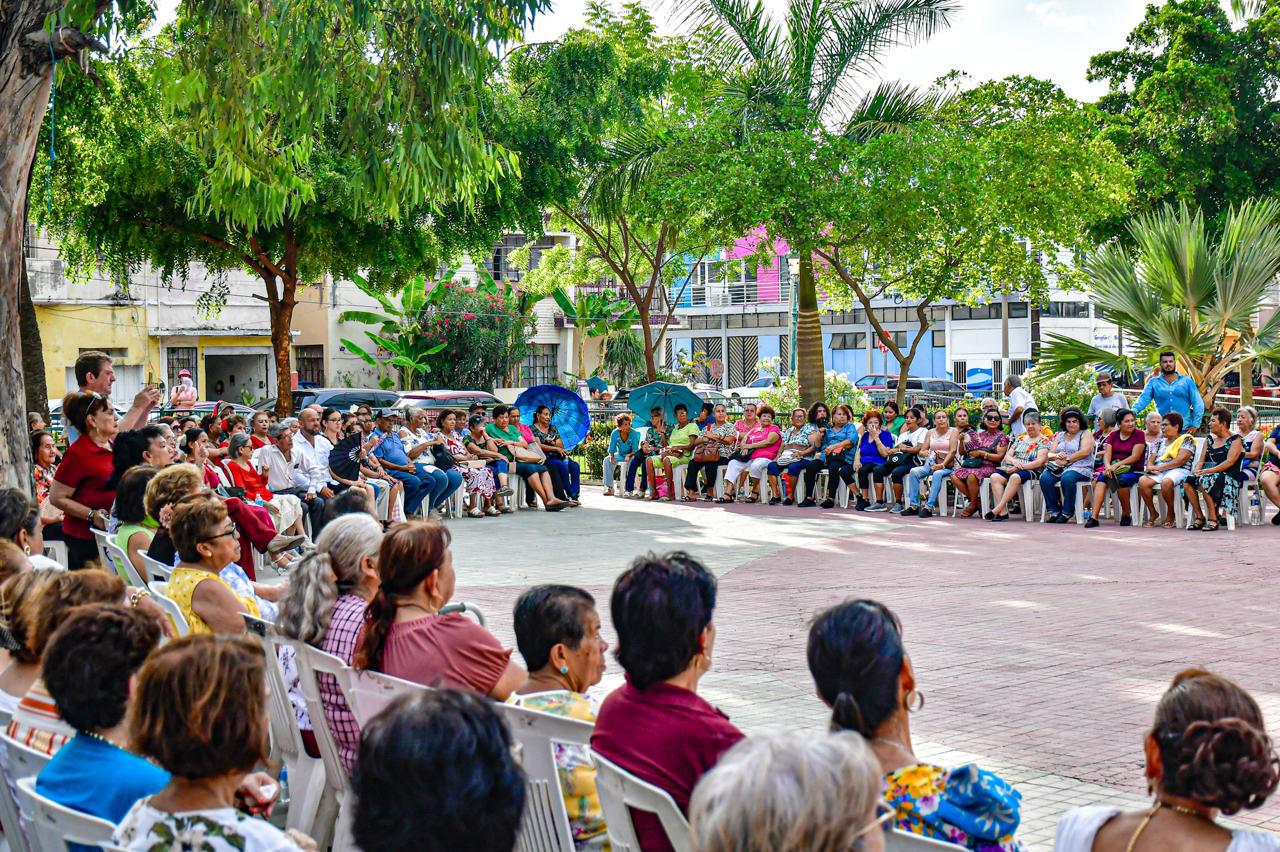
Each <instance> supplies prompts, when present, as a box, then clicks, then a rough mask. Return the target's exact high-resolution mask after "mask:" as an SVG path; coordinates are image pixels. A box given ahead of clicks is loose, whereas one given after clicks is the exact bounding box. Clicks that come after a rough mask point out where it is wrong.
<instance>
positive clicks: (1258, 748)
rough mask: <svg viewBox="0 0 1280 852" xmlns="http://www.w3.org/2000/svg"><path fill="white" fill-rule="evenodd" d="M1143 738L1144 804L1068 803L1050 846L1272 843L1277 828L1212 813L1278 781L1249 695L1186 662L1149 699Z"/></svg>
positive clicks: (1263, 792) (1238, 846)
mask: <svg viewBox="0 0 1280 852" xmlns="http://www.w3.org/2000/svg"><path fill="white" fill-rule="evenodd" d="M1144 745H1145V747H1144V751H1145V752H1146V777H1147V786H1148V789H1150V790H1151V793H1152V796H1153V797H1154V800H1155V801H1154V802H1153V804H1152V806H1151V807H1150V808H1147V809H1145V810H1141V811H1123V810H1121V809H1120V808H1114V807H1107V806H1105V805H1089V806H1086V807H1083V808H1076V809H1075V810H1071V811H1068V812H1067V813H1066V814H1065V815H1064V816H1063V817H1062V819H1061V821H1060V822H1059V823H1058V833H1057V838H1056V840H1055V841H1054V845H1053V848H1054V850H1055V852H1156V850H1184V849H1185V850H1202V849H1203V850H1206V852H1209V850H1213V852H1220V851H1221V850H1224V849H1225V850H1226V852H1277V850H1280V835H1276V834H1271V833H1269V832H1255V831H1246V830H1243V829H1234V830H1233V829H1229V828H1226V827H1224V826H1221V825H1218V823H1217V819H1218V815H1219V814H1225V815H1227V816H1230V815H1232V814H1234V813H1238V812H1239V811H1242V810H1247V809H1253V808H1259V807H1261V806H1262V804H1263V803H1264V802H1266V800H1267V797H1268V796H1270V795H1271V794H1272V793H1273V792H1275V789H1276V785H1277V784H1280V758H1278V757H1277V755H1276V750H1275V746H1274V745H1273V744H1272V742H1271V738H1270V737H1268V736H1267V733H1266V728H1265V727H1264V725H1263V720H1262V711H1261V710H1260V709H1259V708H1258V703H1257V702H1256V701H1254V700H1253V696H1251V695H1250V694H1249V693H1247V692H1245V691H1244V690H1243V689H1241V688H1240V687H1239V686H1237V685H1236V684H1235V683H1234V682H1232V681H1230V680H1228V679H1227V678H1225V677H1222V676H1221V675H1216V674H1213V673H1211V672H1206V671H1201V670H1199V669H1187V670H1186V671H1183V672H1181V673H1179V674H1178V676H1177V677H1175V678H1174V679H1173V684H1172V685H1171V686H1170V687H1169V689H1168V691H1167V692H1165V694H1164V697H1163V698H1161V699H1160V703H1159V705H1157V706H1156V718H1155V724H1154V725H1153V726H1152V728H1151V730H1150V731H1149V732H1148V733H1147V738H1146V741H1145V744H1144Z"/></svg>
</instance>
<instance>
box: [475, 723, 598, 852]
mask: <svg viewBox="0 0 1280 852" xmlns="http://www.w3.org/2000/svg"><path fill="white" fill-rule="evenodd" d="M495 707H496V709H497V710H498V714H499V715H500V716H502V718H503V719H505V720H506V722H507V727H508V728H510V729H511V735H512V736H513V737H514V738H515V740H516V742H518V743H520V748H521V754H522V757H523V766H524V772H525V777H526V779H527V781H526V785H527V786H526V789H527V792H528V794H527V795H526V796H525V806H524V819H523V820H522V821H521V823H520V836H519V837H518V838H517V840H516V849H517V850H519V852H573V850H574V848H575V847H574V843H573V831H572V830H571V829H570V828H569V814H568V812H567V811H566V810H565V806H564V791H563V790H562V789H561V788H560V773H559V771H558V769H557V767H556V757H555V750H554V745H553V744H554V743H563V744H566V745H579V746H582V747H584V748H589V747H590V745H591V732H592V731H593V730H594V729H595V726H594V725H592V724H591V723H589V722H583V721H580V720H578V719H568V718H565V717H564V716H554V715H552V714H550V713H543V712H540V711H538V710H531V709H529V708H527V707H519V706H517V705H514V704H497V705H495Z"/></svg>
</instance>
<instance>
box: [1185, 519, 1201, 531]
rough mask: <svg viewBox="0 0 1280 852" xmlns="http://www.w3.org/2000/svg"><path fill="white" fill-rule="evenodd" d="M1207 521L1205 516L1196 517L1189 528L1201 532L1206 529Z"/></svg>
mask: <svg viewBox="0 0 1280 852" xmlns="http://www.w3.org/2000/svg"><path fill="white" fill-rule="evenodd" d="M1205 523H1206V522H1205V519H1204V518H1196V519H1195V520H1194V521H1192V522H1191V526H1189V527H1187V529H1189V530H1191V531H1192V532H1199V531H1200V530H1202V529H1204V527H1205Z"/></svg>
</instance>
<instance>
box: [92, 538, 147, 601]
mask: <svg viewBox="0 0 1280 852" xmlns="http://www.w3.org/2000/svg"><path fill="white" fill-rule="evenodd" d="M104 547H106V550H107V556H108V557H110V558H111V563H110V564H111V565H112V566H114V567H115V570H116V573H117V574H119V575H120V579H121V580H124V581H125V582H126V583H128V584H129V585H130V586H133V587H135V588H139V589H145V588H146V587H147V582H146V580H143V579H142V575H140V574H139V573H138V569H137V568H135V567H133V561H132V560H131V559H129V554H127V553H125V552H124V551H123V550H121V549H120V545H118V544H116V543H115V542H114V541H108V542H107V543H106V544H105V545H104ZM103 567H106V566H103Z"/></svg>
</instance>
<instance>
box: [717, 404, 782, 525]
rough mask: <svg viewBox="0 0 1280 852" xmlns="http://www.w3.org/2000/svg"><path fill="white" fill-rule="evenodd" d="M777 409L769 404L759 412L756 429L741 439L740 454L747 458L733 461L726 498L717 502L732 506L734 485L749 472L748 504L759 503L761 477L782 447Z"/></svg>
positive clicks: (726, 474)
mask: <svg viewBox="0 0 1280 852" xmlns="http://www.w3.org/2000/svg"><path fill="white" fill-rule="evenodd" d="M773 415H774V410H773V409H772V408H770V407H769V406H767V405H761V406H759V407H758V408H757V409H756V417H758V418H759V420H758V422H757V423H756V426H755V428H754V429H752V430H751V431H749V432H744V433H742V434H740V435H739V436H738V453H740V454H741V453H745V454H746V456H747V457H746V459H745V460H744V459H739V458H733V459H730V460H729V464H728V465H727V466H726V467H725V472H724V496H723V497H721V498H720V499H719V500H718V501H717V502H720V503H732V502H733V496H734V495H733V492H734V483H735V482H737V481H738V477H739V476H740V475H741V474H742V473H743V472H744V471H745V472H746V473H747V476H748V478H749V481H750V483H751V484H750V485H749V494H748V495H747V498H746V500H745V502H747V503H755V502H758V501H759V499H760V477H762V476H764V474H765V471H766V470H768V469H769V463H770V462H772V461H773V460H774V459H775V458H777V457H778V450H779V448H780V447H781V441H782V430H781V429H779V428H778V427H777V426H775V425H773Z"/></svg>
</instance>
